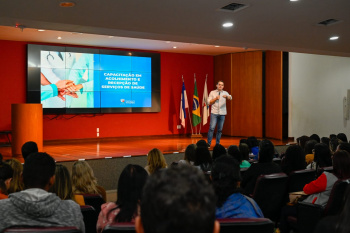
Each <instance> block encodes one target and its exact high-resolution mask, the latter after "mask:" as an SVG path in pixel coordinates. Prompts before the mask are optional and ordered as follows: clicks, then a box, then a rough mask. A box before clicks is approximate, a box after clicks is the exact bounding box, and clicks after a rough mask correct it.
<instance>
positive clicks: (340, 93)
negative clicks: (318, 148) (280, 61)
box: [288, 53, 350, 139]
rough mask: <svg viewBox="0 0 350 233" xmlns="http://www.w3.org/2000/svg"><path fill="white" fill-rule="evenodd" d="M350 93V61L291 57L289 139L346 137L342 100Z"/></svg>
mask: <svg viewBox="0 0 350 233" xmlns="http://www.w3.org/2000/svg"><path fill="white" fill-rule="evenodd" d="M347 89H350V58H349V57H334V56H323V55H312V54H301V53H289V129H288V135H289V137H294V138H295V139H296V138H297V137H300V136H302V135H308V136H310V135H311V134H313V133H316V134H318V135H319V136H320V137H324V136H327V137H328V136H329V134H331V133H334V134H338V133H340V132H342V133H345V134H346V135H347V137H348V139H350V121H349V120H344V118H343V98H344V97H346V95H347Z"/></svg>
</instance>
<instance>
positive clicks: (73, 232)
mask: <svg viewBox="0 0 350 233" xmlns="http://www.w3.org/2000/svg"><path fill="white" fill-rule="evenodd" d="M3 232H4V233H10V232H11V233H22V232H25V233H36V232H39V233H51V232H54V233H60V232H62V233H81V231H80V230H78V229H77V228H76V227H39V226H38V227H35V226H33V227H29V226H28V227H13V228H7V229H5V230H4V231H3Z"/></svg>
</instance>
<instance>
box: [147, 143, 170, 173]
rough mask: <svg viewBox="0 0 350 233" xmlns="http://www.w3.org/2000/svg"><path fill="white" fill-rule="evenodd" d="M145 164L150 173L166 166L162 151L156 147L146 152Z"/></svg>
mask: <svg viewBox="0 0 350 233" xmlns="http://www.w3.org/2000/svg"><path fill="white" fill-rule="evenodd" d="M147 165H148V166H149V172H150V174H152V173H154V172H155V171H157V170H159V169H161V168H166V167H167V164H166V162H165V158H164V155H163V153H162V152H161V151H160V150H159V149H157V148H153V149H152V150H150V151H149V152H148V155H147Z"/></svg>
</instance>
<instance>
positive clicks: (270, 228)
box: [218, 218, 274, 233]
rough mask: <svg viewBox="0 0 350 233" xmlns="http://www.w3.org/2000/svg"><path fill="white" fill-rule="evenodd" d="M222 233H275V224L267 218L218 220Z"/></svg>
mask: <svg viewBox="0 0 350 233" xmlns="http://www.w3.org/2000/svg"><path fill="white" fill-rule="evenodd" d="M218 221H219V223H220V233H232V232H239V233H255V232H259V233H273V232H274V223H273V222H272V221H271V220H270V219H267V218H225V219H218Z"/></svg>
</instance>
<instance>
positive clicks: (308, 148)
mask: <svg viewBox="0 0 350 233" xmlns="http://www.w3.org/2000/svg"><path fill="white" fill-rule="evenodd" d="M316 144H317V141H315V140H309V141H307V142H306V144H305V148H304V150H305V153H306V154H312V150H313V149H314V147H315V145H316Z"/></svg>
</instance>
